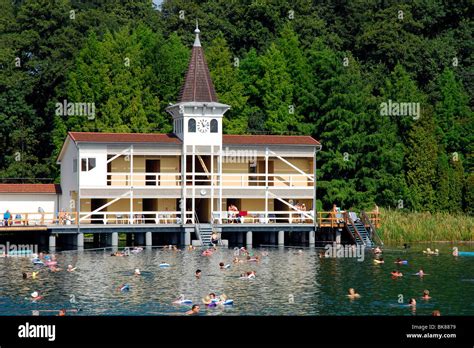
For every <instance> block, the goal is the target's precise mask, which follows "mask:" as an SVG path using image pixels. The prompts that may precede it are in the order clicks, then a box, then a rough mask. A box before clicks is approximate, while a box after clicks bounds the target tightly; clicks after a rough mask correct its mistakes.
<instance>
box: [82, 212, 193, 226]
mask: <svg viewBox="0 0 474 348" xmlns="http://www.w3.org/2000/svg"><path fill="white" fill-rule="evenodd" d="M185 215H186V221H185V223H194V215H193V212H191V211H188V212H186V214H185ZM79 221H80V223H81V224H104V225H110V224H112V225H124V224H125V225H126V224H130V225H137V224H146V223H152V224H156V225H160V224H182V223H183V220H182V218H181V212H180V211H168V210H166V211H153V212H149V211H144V212H132V213H130V211H127V212H124V211H107V212H96V213H91V212H81V213H80V214H79Z"/></svg>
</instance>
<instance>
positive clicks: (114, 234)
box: [110, 232, 119, 247]
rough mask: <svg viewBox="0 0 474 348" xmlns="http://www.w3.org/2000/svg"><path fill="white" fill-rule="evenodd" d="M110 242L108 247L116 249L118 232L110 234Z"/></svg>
mask: <svg viewBox="0 0 474 348" xmlns="http://www.w3.org/2000/svg"><path fill="white" fill-rule="evenodd" d="M111 237H112V238H111V242H110V245H111V246H112V247H118V244H119V243H118V242H119V235H118V232H112V233H111Z"/></svg>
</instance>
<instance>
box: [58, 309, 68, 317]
mask: <svg viewBox="0 0 474 348" xmlns="http://www.w3.org/2000/svg"><path fill="white" fill-rule="evenodd" d="M64 316H66V310H65V309H60V310H59V313H58V317H64Z"/></svg>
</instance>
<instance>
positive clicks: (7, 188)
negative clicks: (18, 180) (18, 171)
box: [0, 184, 61, 194]
mask: <svg viewBox="0 0 474 348" xmlns="http://www.w3.org/2000/svg"><path fill="white" fill-rule="evenodd" d="M0 193H54V194H59V193H61V186H60V185H59V184H0Z"/></svg>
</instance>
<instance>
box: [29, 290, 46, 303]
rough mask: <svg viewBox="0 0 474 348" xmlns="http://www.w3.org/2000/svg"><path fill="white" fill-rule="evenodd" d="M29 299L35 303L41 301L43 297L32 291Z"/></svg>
mask: <svg viewBox="0 0 474 348" xmlns="http://www.w3.org/2000/svg"><path fill="white" fill-rule="evenodd" d="M31 298H32V302H36V301H39V300H41V299H42V298H43V296H40V294H39V292H38V291H33V292H32V293H31Z"/></svg>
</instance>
